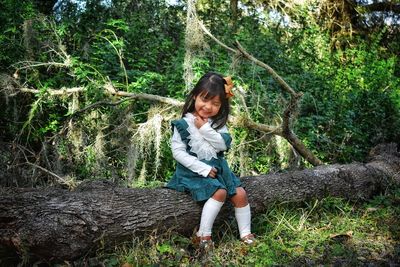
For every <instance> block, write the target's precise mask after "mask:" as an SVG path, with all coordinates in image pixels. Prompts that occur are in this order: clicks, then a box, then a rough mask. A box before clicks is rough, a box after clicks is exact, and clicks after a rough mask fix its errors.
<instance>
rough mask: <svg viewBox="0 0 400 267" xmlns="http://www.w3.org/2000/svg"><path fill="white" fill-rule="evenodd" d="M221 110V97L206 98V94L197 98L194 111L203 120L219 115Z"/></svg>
mask: <svg viewBox="0 0 400 267" xmlns="http://www.w3.org/2000/svg"><path fill="white" fill-rule="evenodd" d="M220 108H221V100H220V98H219V96H218V95H217V96H214V97H212V98H206V95H205V94H200V95H198V96H196V97H195V103H194V110H195V112H194V113H195V114H194V115H198V116H200V117H201V118H203V119H208V118H212V117H214V116H215V115H217V114H218V112H219V110H220Z"/></svg>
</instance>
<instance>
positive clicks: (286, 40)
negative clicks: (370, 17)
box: [0, 0, 400, 186]
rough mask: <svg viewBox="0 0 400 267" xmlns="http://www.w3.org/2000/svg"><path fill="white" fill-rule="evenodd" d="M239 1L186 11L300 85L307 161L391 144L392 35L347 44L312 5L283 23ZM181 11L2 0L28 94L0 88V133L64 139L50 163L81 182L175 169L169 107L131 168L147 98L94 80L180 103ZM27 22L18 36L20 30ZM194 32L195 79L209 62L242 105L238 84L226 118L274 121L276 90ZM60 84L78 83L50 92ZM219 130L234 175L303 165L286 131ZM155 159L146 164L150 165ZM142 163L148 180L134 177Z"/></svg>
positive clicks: (10, 62) (132, 181) (339, 158)
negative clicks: (128, 96)
mask: <svg viewBox="0 0 400 267" xmlns="http://www.w3.org/2000/svg"><path fill="white" fill-rule="evenodd" d="M243 3H244V5H246V9H244V8H243V9H241V8H240V12H239V16H238V17H237V21H236V22H235V21H233V17H232V16H231V11H230V10H229V8H228V7H229V5H228V4H229V1H220V2H218V1H211V2H210V1H200V2H198V5H197V8H198V14H199V17H200V18H201V19H202V20H203V22H204V23H205V25H206V26H207V27H208V28H209V29H210V30H211V31H212V33H213V34H214V35H215V36H216V37H218V38H219V39H220V40H222V41H223V42H224V43H226V44H227V45H229V46H232V43H233V41H234V39H235V38H236V39H238V40H239V41H240V43H241V44H242V46H243V47H244V48H245V49H246V50H247V51H248V52H250V53H251V54H252V55H254V56H255V57H257V58H258V59H260V60H261V61H263V62H265V63H267V64H268V65H270V66H271V67H272V68H274V69H275V70H276V71H277V72H278V73H279V74H280V75H281V76H282V77H283V78H284V79H285V80H286V81H287V82H288V83H289V84H290V86H292V87H293V88H294V89H295V90H296V91H299V92H300V91H301V92H303V93H304V97H303V98H302V101H301V104H300V109H299V114H298V117H297V118H296V120H295V121H294V122H295V125H294V126H295V128H294V130H295V133H296V134H297V135H298V136H299V137H300V139H301V141H302V142H303V143H304V144H305V145H306V146H307V147H308V148H309V149H310V150H311V151H312V152H313V153H315V155H316V156H317V157H318V158H320V159H322V160H323V161H324V162H326V163H334V162H350V161H354V160H363V159H364V157H365V155H366V153H367V152H368V151H369V149H370V148H371V147H373V146H374V145H376V144H377V143H381V142H390V141H397V140H399V138H400V137H399V131H398V130H397V129H399V128H400V114H399V110H400V90H399V88H400V83H399V77H398V73H399V72H398V66H399V62H398V58H397V54H396V53H394V52H393V51H396V50H395V47H397V45H396V44H390V42H389V41H388V40H387V39H385V40H384V38H386V37H387V32H385V31H382V32H380V33H375V34H371V35H370V36H368V38H365V36H357V35H354V36H351V37H349V38H348V39H346V40H345V41H347V44H348V45H346V46H339V47H335V46H334V45H333V43H332V37H331V35H330V34H331V33H330V32H329V31H327V30H326V29H325V28H324V25H322V24H321V22H320V21H319V20H318V19H316V17H315V12H316V10H317V7H318V5H317V4H318V3H316V2H315V3H314V4H313V5H309V6H300V5H299V6H296V7H295V8H293V9H292V12H293V13H292V14H291V20H289V21H286V20H285V19H284V18H283V17H280V16H279V15H280V14H279V10H272V11H273V12H271V9H264V10H262V9H260V8H259V7H258V6H257V5H256V4H255V3H253V4H254V5H253V4H252V3H250V2H243ZM185 12H186V10H185V9H184V7H183V6H182V5H181V4H177V5H167V4H166V3H165V2H163V1H155V0H146V1H130V2H126V1H122V0H121V1H119V0H118V1H113V3H112V5H107V4H104V3H102V2H101V1H87V3H86V7H85V8H82V7H81V6H80V5H78V4H77V3H75V2H64V3H63V4H62V5H61V6H60V7H59V9H58V10H57V13H56V14H54V15H55V16H54V18H50V17H44V16H37V15H36V14H37V13H38V12H37V7H36V6H35V4H34V3H33V2H30V1H27V2H26V4H25V5H21V4H18V3H14V2H12V1H4V9H1V13H0V14H1V15H0V20H1V22H2V24H1V27H2V28H1V29H2V33H1V34H0V44H2V47H4V49H3V50H2V51H1V52H0V61H1V64H0V65H1V66H2V68H3V71H6V72H7V73H8V74H9V75H12V73H14V72H15V70H16V69H18V73H16V74H17V75H19V79H20V80H19V82H20V83H21V84H24V86H26V87H28V88H35V89H38V90H39V91H40V93H39V94H36V95H35V96H33V95H28V94H24V95H23V97H18V98H16V97H9V95H12V94H13V92H11V93H7V94H6V93H2V98H1V100H0V101H1V103H0V104H4V105H5V106H6V109H5V110H2V111H1V113H0V116H1V126H0V131H1V133H2V135H4V138H5V139H6V140H13V138H14V137H15V136H16V137H17V138H16V140H17V142H20V143H23V144H28V147H30V148H32V149H33V150H36V151H37V150H40V149H41V147H42V146H44V144H48V143H51V142H53V140H58V144H62V145H60V149H61V148H62V149H61V150H60V151H53V152H52V153H53V156H54V157H56V158H57V157H58V158H59V160H57V159H55V160H54V162H58V163H57V164H59V163H60V162H61V163H62V164H61V165H57V166H61V170H62V171H61V172H64V171H65V172H68V173H70V174H71V175H72V176H74V177H75V176H76V177H78V178H79V179H82V180H83V179H87V178H88V177H89V176H92V177H93V176H96V177H103V178H107V179H112V180H114V181H120V182H121V183H123V184H125V185H135V186H144V185H147V184H151V185H154V184H158V183H163V182H164V181H166V180H168V179H169V177H170V176H171V175H172V173H173V171H174V164H173V163H174V161H173V159H172V156H171V151H170V149H169V143H168V142H169V141H168V138H169V134H170V129H169V128H170V127H169V121H170V120H171V119H173V118H176V117H178V116H179V111H177V110H174V111H173V112H171V110H168V108H167V107H162V108H161V110H165V112H164V113H163V114H161V115H162V116H163V120H162V127H161V135H158V137H157V138H159V136H162V137H161V139H160V140H161V141H160V142H158V141H157V142H155V144H156V145H151V146H149V147H148V148H149V149H148V150H146V152H148V153H147V154H143V155H140V156H139V157H138V158H137V159H135V163H134V164H132V163H131V160H132V159H131V158H129V153H130V152H129V148H130V147H131V143H132V140H133V139H132V136H134V135H135V134H136V133H137V130H138V129H139V127H140V125H143V124H145V123H146V122H147V120H148V119H149V118H151V116H149V114H150V113H151V109H152V108H153V103H152V102H149V101H137V100H134V101H131V100H129V101H125V102H121V103H119V104H118V105H116V104H115V105H114V103H116V102H117V101H119V100H121V98H118V97H116V96H113V95H111V94H110V91H107V90H106V88H108V89H110V88H111V86H112V88H114V89H115V90H116V91H118V90H122V91H126V92H130V93H148V94H155V95H160V96H168V97H172V98H176V99H179V100H183V99H184V97H185V94H186V91H185V84H184V81H183V79H182V75H183V61H184V56H185V47H184V28H185V23H186V22H185V18H186V17H185V16H186V13H185ZM28 22H29V23H31V24H29V25H31V26H29V25H28V24H27V23H28ZM291 23H292V24H291ZM233 24H235V25H237V27H233ZM24 25H25V26H26V25H28V26H29V27H30V28H29V27H28V28H24V27H25V26H24ZM293 25H294V26H295V27H290V26H293ZM24 29H25V30H24ZM26 29H29V30H30V32H31V35H30V38H25V37H24V34H25V33H26ZM28 39H29V40H28ZM25 41H26V42H25ZM204 42H207V44H205V45H204V49H203V50H202V51H201V53H200V54H199V55H196V60H195V61H194V62H193V66H192V68H193V71H194V75H195V77H196V78H198V77H200V76H201V75H202V74H203V73H204V72H206V71H209V70H215V71H218V72H221V73H224V74H230V75H232V76H233V78H234V81H235V83H236V85H238V87H239V86H240V88H241V89H242V91H241V93H243V101H244V102H242V99H241V97H240V96H239V95H240V94H241V93H239V90H238V89H237V91H236V92H235V93H236V97H235V98H234V99H233V101H232V104H233V105H232V106H233V110H234V112H235V113H236V115H241V114H243V113H244V112H246V113H248V115H249V116H251V118H252V119H253V120H254V121H256V122H259V123H264V124H268V125H279V124H280V123H281V121H282V114H283V111H284V109H285V107H286V105H287V102H288V96H287V95H286V94H285V93H282V90H281V88H280V87H279V85H278V84H277V83H276V82H275V81H274V80H273V78H272V77H270V76H269V75H268V74H267V73H266V71H265V70H263V69H261V68H259V67H258V66H256V65H254V64H249V63H248V62H247V61H244V60H243V59H241V58H240V57H237V56H232V55H229V54H228V53H227V52H226V51H225V50H224V49H223V48H221V47H220V46H218V45H216V44H215V43H214V42H213V41H212V40H210V39H207V38H205V39H204ZM388 42H389V43H388ZM61 88H81V89H82V91H81V92H79V93H76V94H70V95H65V96H63V97H58V96H54V95H52V92H53V91H52V90H54V89H55V90H58V89H61ZM2 92H5V91H2ZM3 95H4V96H5V97H4V98H3ZM19 96H22V95H19ZM10 99H11V101H10ZM10 103H11V104H10ZM244 104H246V106H247V107H246V108H245V107H244ZM92 105H94V106H92ZM86 108H87V109H86ZM15 110H18V112H15ZM80 110H84V112H79V111H80ZM76 112H77V114H75V113H76ZM11 118H12V119H11ZM230 126H231V128H230V129H231V132H232V134H233V137H234V147H233V148H232V149H231V151H230V154H229V155H228V157H229V160H230V163H231V164H232V168H233V169H234V171H235V172H236V173H238V174H240V175H248V174H257V173H267V172H273V171H277V170H282V169H288V168H295V167H307V166H308V165H307V163H305V162H304V161H303V160H299V159H298V157H297V155H296V153H295V152H293V151H292V149H291V148H290V146H288V144H287V143H285V141H281V140H278V138H275V136H271V135H264V134H262V133H259V132H255V131H249V130H247V129H242V128H239V127H237V126H236V125H235V124H232V125H230ZM148 142H149V144H151V143H152V142H153V141H151V140H148ZM153 143H154V142H153ZM100 145H101V146H102V147H99V146H100ZM56 147H58V146H56ZM99 151H101V153H99ZM42 160H44V159H42ZM156 162H157V164H156V166H158V167H157V168H153V167H154V166H155V163H156ZM132 166H134V167H132ZM132 168H133V169H134V170H133V169H132ZM142 170H143V173H144V174H146V178H145V180H140V181H139V180H138V177H139V174H140V173H141V172H142ZM132 173H134V174H135V175H136V176H135V178H132Z"/></svg>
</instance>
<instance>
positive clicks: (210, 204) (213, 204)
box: [197, 197, 224, 236]
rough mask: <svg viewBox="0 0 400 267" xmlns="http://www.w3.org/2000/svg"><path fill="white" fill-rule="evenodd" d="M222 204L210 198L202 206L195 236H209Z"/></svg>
mask: <svg viewBox="0 0 400 267" xmlns="http://www.w3.org/2000/svg"><path fill="white" fill-rule="evenodd" d="M222 205H224V202H220V201H218V200H215V199H213V198H212V197H210V198H209V199H208V200H207V201H206V203H205V204H204V206H203V211H202V213H201V219H200V228H199V231H198V232H197V236H211V232H212V227H213V224H214V221H215V218H216V217H217V215H218V213H219V211H220V210H221V207H222Z"/></svg>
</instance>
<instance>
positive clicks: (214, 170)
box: [208, 167, 218, 178]
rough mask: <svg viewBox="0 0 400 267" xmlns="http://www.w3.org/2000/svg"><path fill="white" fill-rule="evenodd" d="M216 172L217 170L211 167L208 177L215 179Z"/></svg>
mask: <svg viewBox="0 0 400 267" xmlns="http://www.w3.org/2000/svg"><path fill="white" fill-rule="evenodd" d="M217 172H218V170H217V169H216V168H214V167H212V169H211V171H210V173H209V174H208V176H210V177H211V178H215V177H217Z"/></svg>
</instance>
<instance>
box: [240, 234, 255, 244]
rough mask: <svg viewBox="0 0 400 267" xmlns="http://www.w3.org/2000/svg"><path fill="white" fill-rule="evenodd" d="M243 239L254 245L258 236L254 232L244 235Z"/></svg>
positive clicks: (244, 241) (245, 242) (246, 242)
mask: <svg viewBox="0 0 400 267" xmlns="http://www.w3.org/2000/svg"><path fill="white" fill-rule="evenodd" d="M241 241H242V242H243V243H244V244H246V245H248V246H254V245H255V244H256V238H255V236H254V235H253V234H248V235H246V236H244V237H242V238H241Z"/></svg>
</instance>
